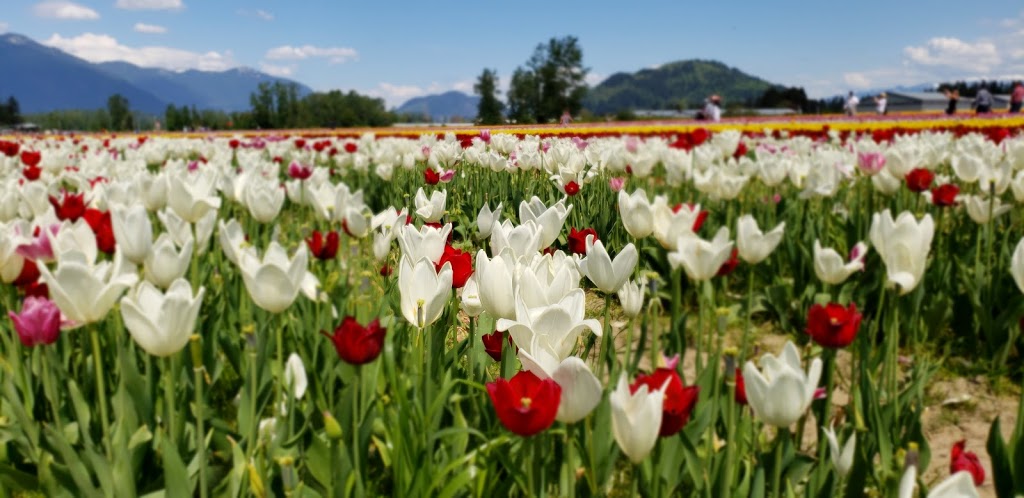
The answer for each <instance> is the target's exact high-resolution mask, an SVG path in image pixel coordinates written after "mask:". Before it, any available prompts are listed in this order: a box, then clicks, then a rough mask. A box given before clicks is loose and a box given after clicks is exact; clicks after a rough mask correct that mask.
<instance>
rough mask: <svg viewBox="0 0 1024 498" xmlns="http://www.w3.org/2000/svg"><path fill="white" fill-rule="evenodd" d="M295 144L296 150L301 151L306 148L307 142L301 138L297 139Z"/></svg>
mask: <svg viewBox="0 0 1024 498" xmlns="http://www.w3.org/2000/svg"><path fill="white" fill-rule="evenodd" d="M294 143H295V148H296V149H301V148H304V147H305V146H306V141H305V140H304V139H301V138H297V139H295V142H294Z"/></svg>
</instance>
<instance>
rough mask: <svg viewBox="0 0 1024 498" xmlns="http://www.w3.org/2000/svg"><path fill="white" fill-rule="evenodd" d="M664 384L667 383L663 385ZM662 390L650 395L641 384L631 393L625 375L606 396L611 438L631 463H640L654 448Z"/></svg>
mask: <svg viewBox="0 0 1024 498" xmlns="http://www.w3.org/2000/svg"><path fill="white" fill-rule="evenodd" d="M666 385H667V384H666ZM663 389H664V388H662V389H659V390H657V391H653V392H651V391H650V390H649V389H648V387H647V385H646V384H644V385H642V386H640V388H639V389H637V390H636V392H635V393H630V389H629V384H628V383H627V382H626V374H625V373H623V374H622V375H621V376H620V377H619V383H618V385H617V386H616V388H615V390H614V391H612V394H611V396H609V401H610V402H611V406H612V435H613V436H614V437H615V442H616V443H618V445H619V448H622V452H623V453H625V454H626V456H627V457H629V459H630V461H632V462H633V463H640V462H642V461H643V459H644V458H647V455H648V454H649V453H650V452H651V450H652V449H654V444H655V443H657V442H658V431H659V430H660V429H661V415H662V404H663V402H664V399H665V394H664V390H663Z"/></svg>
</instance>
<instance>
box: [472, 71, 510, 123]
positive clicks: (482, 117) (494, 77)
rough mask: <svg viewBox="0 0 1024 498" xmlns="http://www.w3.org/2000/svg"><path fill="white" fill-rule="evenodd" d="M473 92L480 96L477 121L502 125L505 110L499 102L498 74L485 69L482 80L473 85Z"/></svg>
mask: <svg viewBox="0 0 1024 498" xmlns="http://www.w3.org/2000/svg"><path fill="white" fill-rule="evenodd" d="M473 91H474V92H475V93H476V94H477V95H479V96H480V103H479V105H478V106H477V114H476V119H477V121H478V122H479V123H480V124H485V125H492V124H501V123H503V122H504V118H503V117H502V115H501V112H502V111H503V110H504V108H505V104H503V103H502V102H501V101H500V100H498V96H497V94H498V93H499V92H500V91H499V90H498V73H497V71H495V70H493V69H484V72H483V73H481V74H480V78H478V79H477V80H476V84H475V85H473Z"/></svg>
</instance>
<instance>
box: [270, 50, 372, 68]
mask: <svg viewBox="0 0 1024 498" xmlns="http://www.w3.org/2000/svg"><path fill="white" fill-rule="evenodd" d="M313 57H316V58H326V59H328V60H330V62H331V64H341V63H344V62H348V61H350V60H358V59H359V53H358V52H356V49H354V48H348V47H314V46H313V45H303V46H301V47H293V46H291V45H283V46H280V47H275V48H272V49H270V50H268V51H267V54H266V58H267V59H270V60H305V59H309V58H313Z"/></svg>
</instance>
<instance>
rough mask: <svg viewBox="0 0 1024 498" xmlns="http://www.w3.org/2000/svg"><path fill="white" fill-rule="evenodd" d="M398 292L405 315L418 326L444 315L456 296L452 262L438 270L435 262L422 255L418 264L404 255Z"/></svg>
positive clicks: (400, 268) (399, 269) (427, 323)
mask: <svg viewBox="0 0 1024 498" xmlns="http://www.w3.org/2000/svg"><path fill="white" fill-rule="evenodd" d="M398 291H399V294H400V296H401V303H402V316H404V317H405V319H406V320H408V321H409V323H411V324H412V325H413V326H415V327H417V328H420V329H422V328H424V327H426V326H428V325H430V324H432V323H434V322H435V321H437V319H438V318H440V317H441V312H442V311H444V307H445V306H446V305H447V304H448V298H449V297H451V295H452V265H451V263H445V264H444V266H442V267H441V270H440V271H438V270H437V269H436V268H435V267H434V262H432V261H430V260H429V259H427V258H420V259H419V260H417V261H416V262H415V263H414V262H413V261H412V260H411V259H409V257H408V256H402V262H401V263H399V265H398Z"/></svg>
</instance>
